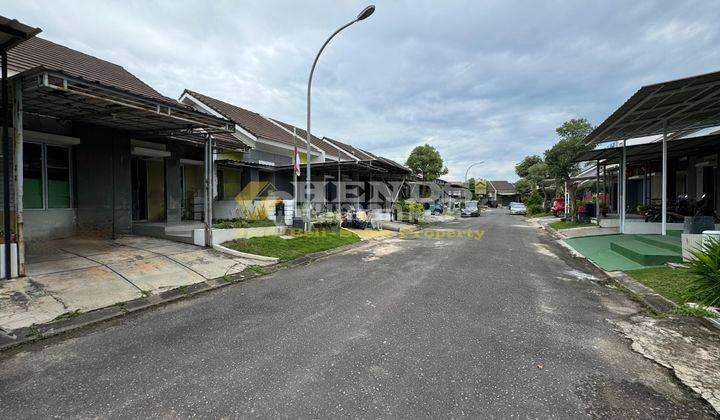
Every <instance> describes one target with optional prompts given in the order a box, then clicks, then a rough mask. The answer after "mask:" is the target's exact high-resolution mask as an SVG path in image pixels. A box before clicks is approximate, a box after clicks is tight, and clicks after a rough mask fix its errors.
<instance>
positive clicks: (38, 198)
mask: <svg viewBox="0 0 720 420" xmlns="http://www.w3.org/2000/svg"><path fill="white" fill-rule="evenodd" d="M70 182H71V181H70V149H69V148H67V147H61V146H50V145H44V144H37V143H25V144H23V207H24V208H26V209H44V208H51V209H66V208H70V207H72V205H71V198H70V194H71V193H70V191H71V188H70Z"/></svg>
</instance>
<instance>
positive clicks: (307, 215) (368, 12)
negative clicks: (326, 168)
mask: <svg viewBox="0 0 720 420" xmlns="http://www.w3.org/2000/svg"><path fill="white" fill-rule="evenodd" d="M374 11H375V6H374V5H370V6H368V7H366V8H364V9H363V11H362V12H360V13H359V14H358V15H357V17H356V18H355V19H353V20H352V21H350V22H348V23H346V24H345V25H343V26H341V27H340V28H339V29H338V30H336V31H335V32H333V34H332V35H330V37H329V38H328V39H326V40H325V43H323V44H322V47H320V51H318V53H317V55H316V56H315V61H313V64H312V67H311V68H310V77H308V87H307V131H306V134H307V156H306V157H305V160H306V166H307V173H306V175H305V207H306V211H305V218H306V219H305V230H310V217H311V215H312V214H311V212H310V138H311V134H310V91H311V89H312V78H313V73H315V65H316V64H317V62H318V59H319V58H320V54H322V52H323V50H324V49H325V47H326V46H327V44H328V43H329V42H330V40H331V39H333V38H334V37H335V35H337V34H338V33H340V31H342V30H343V29H345V28H347V27H348V26H350V25H352V24H353V23H355V22H359V21H361V20H364V19H367V18H368V17H370V15H372V14H373V12H374Z"/></svg>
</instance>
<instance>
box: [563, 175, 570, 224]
mask: <svg viewBox="0 0 720 420" xmlns="http://www.w3.org/2000/svg"><path fill="white" fill-rule="evenodd" d="M569 206H570V195H569V194H568V182H567V181H565V206H564V207H565V208H564V209H563V211H564V212H565V219H567V217H568V207H569Z"/></svg>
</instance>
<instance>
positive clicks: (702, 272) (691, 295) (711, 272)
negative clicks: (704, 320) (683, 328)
mask: <svg viewBox="0 0 720 420" xmlns="http://www.w3.org/2000/svg"><path fill="white" fill-rule="evenodd" d="M690 253H691V254H692V257H693V258H692V260H690V262H689V264H688V265H689V271H690V273H691V274H694V275H695V278H694V279H692V281H691V283H690V286H689V287H688V290H687V291H686V298H687V300H688V301H692V302H696V303H698V304H700V305H705V306H720V241H718V240H717V239H715V238H709V239H708V240H707V241H706V242H705V243H703V245H702V247H701V248H700V249H694V250H691V251H690Z"/></svg>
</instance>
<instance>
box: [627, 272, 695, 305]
mask: <svg viewBox="0 0 720 420" xmlns="http://www.w3.org/2000/svg"><path fill="white" fill-rule="evenodd" d="M625 274H627V275H628V276H630V277H632V278H634V279H635V280H637V281H639V282H640V283H642V284H644V285H645V286H647V287H649V288H651V289H653V290H654V291H656V292H658V294H660V295H663V296H665V297H666V298H668V299H670V300H672V301H673V302H675V303H677V304H679V305H682V304H684V303H685V299H684V298H683V293H684V292H685V290H686V289H687V288H688V286H690V281H691V279H692V274H690V273H688V271H687V270H685V269H681V268H678V269H672V268H670V267H658V268H643V269H640V270H630V271H626V272H625Z"/></svg>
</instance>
